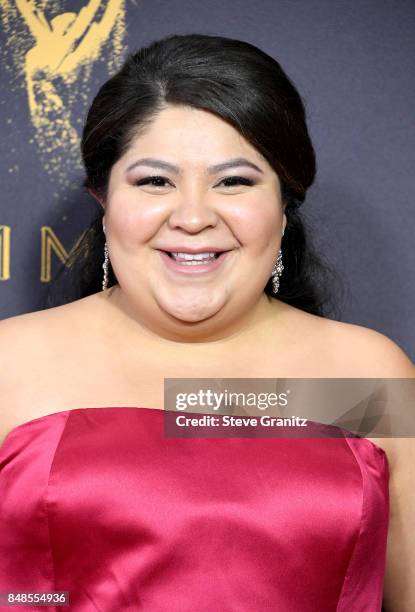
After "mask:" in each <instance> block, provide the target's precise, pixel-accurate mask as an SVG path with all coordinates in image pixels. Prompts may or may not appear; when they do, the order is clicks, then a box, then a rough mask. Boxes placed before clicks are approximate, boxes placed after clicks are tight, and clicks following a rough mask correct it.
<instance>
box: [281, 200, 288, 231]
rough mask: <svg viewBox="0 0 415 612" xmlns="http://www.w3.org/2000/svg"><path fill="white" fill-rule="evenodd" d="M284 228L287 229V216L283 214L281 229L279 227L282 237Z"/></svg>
mask: <svg viewBox="0 0 415 612" xmlns="http://www.w3.org/2000/svg"><path fill="white" fill-rule="evenodd" d="M284 210H285V206H284ZM286 227H287V215H286V214H285V212H284V214H283V215H282V227H281V234H282V235H284V232H285V228H286Z"/></svg>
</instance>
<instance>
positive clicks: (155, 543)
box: [0, 407, 389, 612]
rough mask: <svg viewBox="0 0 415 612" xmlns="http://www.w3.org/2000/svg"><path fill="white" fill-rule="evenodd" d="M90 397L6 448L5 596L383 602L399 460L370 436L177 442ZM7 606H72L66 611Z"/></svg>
mask: <svg viewBox="0 0 415 612" xmlns="http://www.w3.org/2000/svg"><path fill="white" fill-rule="evenodd" d="M164 416H165V412H164V411H163V410H158V409H155V408H118V407H117V408H77V409H74V410H68V411H62V412H56V413H53V414H49V415H46V416H43V417H40V418H37V419H34V420H32V421H29V422H27V423H24V424H23V425H19V426H18V427H16V428H15V429H13V430H12V431H11V432H10V433H9V434H8V436H7V438H6V439H5V441H4V443H3V445H2V447H1V448H0V519H1V520H0V550H1V554H0V592H6V591H31V592H45V591H68V592H69V602H70V605H69V609H70V610H71V611H73V612H93V611H99V612H121V611H128V612H130V611H131V612H133V611H143V612H251V611H252V612H265V611H267V612H268V611H271V610H272V611H277V612H335V611H336V612H378V611H379V610H380V609H381V605H382V603H381V602H382V592H383V579H384V571H385V558H386V542H387V530H388V518H389V496H388V480H389V472H388V461H387V457H386V454H385V452H384V451H383V450H382V449H381V448H380V447H379V446H377V445H376V444H374V443H373V442H371V441H370V440H368V439H366V438H345V437H339V438H324V439H322V438H307V439H304V438H303V439H289V438H236V437H235V438H187V439H181V438H168V437H166V436H165V434H164V420H163V418H164ZM4 609H5V610H6V609H7V610H13V609H16V610H17V609H19V610H43V611H52V610H61V609H68V608H61V607H55V606H36V605H32V606H31V607H23V608H22V607H20V606H19V607H8V608H4Z"/></svg>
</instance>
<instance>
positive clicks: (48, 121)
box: [0, 0, 415, 359]
mask: <svg viewBox="0 0 415 612" xmlns="http://www.w3.org/2000/svg"><path fill="white" fill-rule="evenodd" d="M20 4H24V3H20ZM26 4H27V5H29V4H30V3H29V2H27V3H26ZM92 4H93V3H91V2H89V3H88V0H84V1H83V2H77V1H71V2H65V1H63V0H59V1H58V0H51V1H49V2H46V1H42V0H38V1H37V2H36V7H37V9H38V13H37V15H38V16H39V15H40V14H41V13H42V11H43V13H42V14H43V16H44V19H46V20H47V22H48V23H49V24H52V25H53V28H52V31H53V32H54V34H55V35H56V36H55V38H53V39H52V38H50V37H49V38H47V37H46V34H45V32H44V31H43V32H42V30H41V29H39V27H38V25H36V23H33V22H31V17H30V14H29V13H30V11H29V8H27V9H25V10H26V14H22V13H21V12H19V11H18V10H17V8H16V5H15V2H14V1H13V2H11V1H10V2H9V1H8V0H5V1H3V2H2V4H1V7H0V11H1V25H2V33H1V37H2V38H1V43H2V67H3V70H2V74H1V77H0V78H1V81H0V83H1V91H0V104H1V106H0V108H1V125H2V130H1V132H2V138H1V139H0V157H1V162H2V163H1V166H0V176H1V210H0V257H1V268H0V272H1V282H0V292H1V315H0V316H1V317H2V318H4V317H8V316H12V315H14V314H20V313H24V312H29V311H32V310H36V309H37V308H38V304H39V296H40V295H41V294H42V292H43V291H44V289H45V286H46V285H47V283H48V282H50V278H52V277H53V274H54V273H56V270H57V269H58V267H59V264H60V259H59V253H60V257H61V258H63V259H64V258H65V253H69V251H70V250H71V248H72V247H73V245H74V244H75V241H76V239H77V238H78V236H79V235H80V233H81V232H82V231H83V229H84V228H85V227H86V224H87V223H88V222H89V220H90V219H91V217H92V215H93V214H94V213H95V211H96V208H95V207H94V205H93V204H92V202H90V200H89V198H87V197H86V196H85V194H84V193H83V191H82V189H81V187H80V186H81V183H82V169H81V166H80V160H79V152H78V140H79V133H80V129H81V126H82V122H83V119H84V116H85V112H86V109H87V107H88V104H89V102H90V101H91V100H92V97H93V95H94V93H95V92H96V91H97V89H98V87H99V85H100V84H101V83H102V82H103V81H104V80H105V79H106V78H108V76H109V75H110V74H112V73H113V72H114V71H115V70H116V69H117V67H118V66H119V65H120V63H121V62H122V59H123V57H124V56H125V54H126V53H127V52H128V51H133V50H135V49H136V48H138V47H140V46H141V45H143V44H147V43H149V42H151V41H152V40H155V39H157V38H160V37H162V36H164V35H167V34H172V33H192V32H199V33H207V34H216V35H223V36H230V37H232V38H241V39H245V40H247V41H248V42H252V43H253V44H256V45H257V46H259V47H261V48H262V49H264V50H265V51H266V52H267V53H269V54H271V55H272V56H274V57H275V58H276V59H277V60H278V61H279V62H280V63H281V64H282V66H283V68H284V69H285V70H286V71H287V73H288V74H289V76H290V77H291V78H292V79H293V81H294V83H295V84H296V85H297V87H298V88H299V91H300V93H301V94H302V96H303V98H304V101H305V103H306V108H307V113H308V122H309V127H310V131H311V136H312V139H313V142H314V145H315V148H316V153H317V161H318V174H317V179H316V183H315V185H314V186H313V187H312V188H311V189H310V192H309V194H308V198H307V200H306V203H305V205H304V208H303V210H304V212H305V213H306V212H307V217H308V218H309V219H310V221H311V222H312V224H313V227H314V234H315V237H316V240H317V243H318V244H319V246H320V248H321V250H322V251H323V252H324V253H325V255H326V257H327V258H328V259H329V260H330V261H331V262H333V264H334V265H335V267H336V268H337V270H338V271H339V272H340V276H341V277H342V278H343V279H344V282H345V285H346V288H347V291H346V293H345V295H344V296H343V298H342V302H341V304H340V306H341V311H342V320H344V321H348V322H352V323H357V324H361V325H365V326H368V327H371V328H373V329H376V330H378V331H380V332H382V333H384V334H386V335H387V336H389V337H390V338H392V339H393V340H395V341H396V342H397V343H398V344H399V345H400V346H401V347H402V348H403V349H404V350H405V351H406V352H407V353H408V354H409V355H410V356H411V357H412V359H415V342H414V340H415V326H414V318H413V312H414V306H415V299H414V291H415V289H414V283H413V278H414V274H413V270H414V269H415V253H414V249H413V246H412V244H413V234H414V229H415V221H414V205H413V202H412V199H413V187H414V179H413V176H414V153H413V151H414V149H415V127H414V122H413V109H414V108H415V90H414V81H415V74H414V68H413V58H414V57H415V37H414V36H413V32H414V31H415V4H414V3H413V2H410V1H407V2H405V1H403V0H401V1H397V2H379V1H378V0H369V1H366V2H358V3H356V2H338V1H337V2H336V1H332V0H314V1H307V2H306V1H302V2H293V1H285V2H281V1H278V0H266V1H262V2H259V3H257V2H256V3H254V2H248V1H246V0H245V1H244V0H232V2H223V0H205V2H203V3H201V2H195V1H190V0H188V1H184V0H181V1H178V0H176V1H175V0H169V2H165V1H161V0H141V1H140V0H136V1H134V0H130V1H126V2H122V1H121V0H105V1H102V2H101V3H100V5H99V7H98V9H97V10H96V11H95V12H94V13H93V14H89V15H88V10H90V11H91V6H92ZM82 8H84V11H83V13H81V9H82ZM76 18H78V19H83V20H84V22H85V24H86V25H85V34H84V36H83V40H82V42H83V48H82V49H81V51H80V52H79V53H78V55H77V56H76V54H75V56H74V57H70V54H69V55H68V53H67V52H65V49H62V46H61V42H60V39H59V33H60V32H62V31H64V30H65V28H68V27H70V25H71V24H72V23H73V20H74V19H76ZM88 33H89V38H88ZM78 44H79V43H78ZM58 60H59V61H58ZM42 228H43V229H42ZM42 235H43V237H44V245H49V247H50V252H49V254H48V253H47V250H46V252H45V249H43V257H42Z"/></svg>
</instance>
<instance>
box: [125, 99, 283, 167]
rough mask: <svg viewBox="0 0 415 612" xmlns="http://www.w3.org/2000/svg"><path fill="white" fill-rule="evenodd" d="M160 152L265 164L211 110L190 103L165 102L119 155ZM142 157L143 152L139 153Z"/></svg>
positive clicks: (196, 158)
mask: <svg viewBox="0 0 415 612" xmlns="http://www.w3.org/2000/svg"><path fill="white" fill-rule="evenodd" d="M137 154H140V156H141V154H145V155H148V156H150V155H151V156H156V157H160V156H162V154H165V155H169V156H171V157H172V158H173V157H174V158H175V159H180V158H181V159H182V160H183V163H186V160H187V161H188V162H189V163H193V164H196V163H200V164H206V165H208V164H211V163H214V162H215V161H216V162H217V163H219V162H220V161H223V160H224V159H225V158H226V157H231V156H233V157H234V156H235V155H240V156H244V157H248V158H249V159H252V161H256V162H258V163H261V164H262V167H263V168H264V165H265V166H266V167H268V168H269V169H270V170H271V168H270V167H269V166H268V163H267V162H266V160H265V158H264V157H263V156H262V155H261V153H260V152H259V151H258V150H257V149H256V148H255V147H253V146H252V145H251V143H249V142H248V141H247V140H246V139H245V138H244V137H243V136H242V134H241V133H240V132H239V131H238V130H237V129H235V128H234V127H233V126H232V125H230V124H229V123H227V122H226V121H225V120H224V119H222V118H221V117H218V116H217V115H215V114H214V113H211V112H209V111H205V110H202V109H198V108H193V107H190V106H179V105H167V106H166V107H165V108H163V109H162V110H161V111H160V112H159V113H158V114H157V116H156V117H155V118H154V119H153V120H152V121H150V122H149V123H148V124H146V125H145V127H144V128H143V129H140V128H139V131H138V134H137V135H136V136H134V137H133V138H132V139H131V141H130V145H129V147H128V149H127V151H126V153H125V155H124V156H123V157H124V158H127V159H130V158H132V157H134V156H135V155H137ZM143 156H144V155H143Z"/></svg>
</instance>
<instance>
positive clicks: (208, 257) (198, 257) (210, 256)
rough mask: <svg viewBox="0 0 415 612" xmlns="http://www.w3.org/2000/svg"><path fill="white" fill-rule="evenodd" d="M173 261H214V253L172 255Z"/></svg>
mask: <svg viewBox="0 0 415 612" xmlns="http://www.w3.org/2000/svg"><path fill="white" fill-rule="evenodd" d="M172 257H173V258H174V259H185V260H186V261H189V262H190V261H202V260H211V259H215V253H172Z"/></svg>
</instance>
